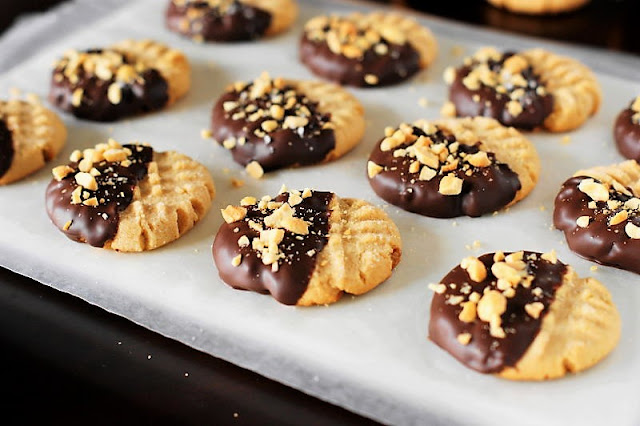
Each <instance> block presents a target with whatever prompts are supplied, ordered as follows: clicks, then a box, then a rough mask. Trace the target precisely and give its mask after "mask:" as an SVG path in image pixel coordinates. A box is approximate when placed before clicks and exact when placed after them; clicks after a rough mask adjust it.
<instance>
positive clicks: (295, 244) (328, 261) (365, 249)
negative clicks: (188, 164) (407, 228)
mask: <svg viewBox="0 0 640 426" xmlns="http://www.w3.org/2000/svg"><path fill="white" fill-rule="evenodd" d="M222 216H223V217H224V220H225V222H224V223H223V224H222V225H221V226H220V229H219V230H218V233H217V235H216V237H215V241H214V243H213V258H214V261H215V264H216V267H217V268H218V272H219V274H220V278H222V280H223V281H224V282H225V283H226V284H228V285H229V286H231V287H233V288H236V289H241V290H251V291H255V292H259V293H270V294H271V295H272V296H273V297H274V298H275V299H276V300H277V301H278V302H280V303H283V304H286V305H298V306H309V305H323V304H328V303H333V302H336V301H338V299H340V297H341V296H342V295H343V294H344V293H348V294H355V295H359V294H363V293H366V292H368V291H370V290H372V289H373V288H375V287H377V286H378V285H379V284H381V283H382V282H383V281H385V280H386V279H387V278H389V276H390V275H391V273H392V271H393V269H394V268H395V267H396V266H397V264H398V263H399V262H400V256H401V250H402V248H401V247H402V243H401V240H400V234H399V232H398V228H397V227H396V225H395V224H394V223H393V222H392V221H391V219H389V217H388V216H387V215H386V214H385V213H384V212H383V211H382V210H381V209H379V208H377V207H374V206H372V205H371V204H369V203H367V202H365V201H362V200H357V199H350V198H339V197H338V196H337V195H336V194H334V193H332V192H322V191H313V190H310V189H305V190H303V191H295V190H292V191H289V190H286V188H283V189H282V190H281V192H280V194H278V196H277V197H275V198H273V199H272V198H271V197H269V196H266V197H262V198H261V199H260V200H257V199H256V198H253V197H246V198H244V199H243V200H242V201H241V202H240V205H239V206H227V208H225V209H224V210H222Z"/></svg>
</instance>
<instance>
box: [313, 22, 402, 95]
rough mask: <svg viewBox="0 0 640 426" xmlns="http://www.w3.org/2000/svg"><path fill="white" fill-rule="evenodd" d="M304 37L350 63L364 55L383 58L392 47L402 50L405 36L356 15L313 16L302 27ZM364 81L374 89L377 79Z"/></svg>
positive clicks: (388, 27)
mask: <svg viewBox="0 0 640 426" xmlns="http://www.w3.org/2000/svg"><path fill="white" fill-rule="evenodd" d="M305 35H306V37H307V38H308V39H309V40H311V41H313V42H325V43H326V44H327V46H328V47H329V49H330V50H331V52H333V53H335V54H336V55H342V56H345V57H347V58H350V59H362V58H364V56H365V54H366V53H367V52H373V53H374V54H375V55H377V56H385V55H388V54H389V51H390V47H391V45H392V44H393V45H399V46H402V45H404V44H405V43H407V38H406V36H405V35H404V33H403V32H402V31H401V30H400V29H398V28H397V27H395V26H392V25H389V24H386V23H384V22H374V21H372V20H369V19H366V17H365V16H364V15H360V14H354V15H351V16H347V17H340V16H317V17H315V18H313V19H311V20H310V21H309V22H307V24H306V25H305ZM365 81H366V82H367V83H368V84H370V85H376V84H378V77H377V76H375V75H373V74H368V75H367V76H366V77H365Z"/></svg>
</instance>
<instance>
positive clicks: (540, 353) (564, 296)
mask: <svg viewBox="0 0 640 426" xmlns="http://www.w3.org/2000/svg"><path fill="white" fill-rule="evenodd" d="M430 288H431V289H432V290H433V291H434V293H435V294H434V296H433V300H432V302H431V317H430V320H429V339H430V340H431V341H433V342H434V343H435V344H436V345H438V346H440V347H441V348H442V349H444V350H445V351H447V352H449V353H450V354H451V355H452V356H453V357H454V358H456V359H457V360H458V361H460V362H461V363H462V364H464V365H465V366H466V367H469V368H471V369H473V370H476V371H478V372H480V373H487V374H495V375H497V376H500V377H503V378H506V379H511V380H546V379H555V378H559V377H562V376H564V375H565V374H567V373H570V372H573V373H576V372H579V371H582V370H585V369H587V368H589V367H591V366H593V365H595V364H596V363H598V362H599V361H600V360H602V359H603V358H604V357H606V356H607V355H608V354H609V353H610V352H611V351H612V350H613V349H614V348H615V346H616V345H617V343H618V340H619V338H620V316H619V314H618V310H617V308H616V306H615V305H614V303H613V301H612V299H611V295H610V294H609V291H608V290H607V289H606V287H604V286H603V285H602V284H601V283H600V282H598V281H597V280H595V279H593V278H580V277H578V275H577V274H576V272H575V271H574V270H573V268H571V266H568V265H565V264H563V263H562V262H560V261H559V260H558V259H557V258H556V255H555V252H550V253H545V254H540V253H534V252H528V251H519V252H515V253H503V252H496V253H488V254H485V255H482V256H480V257H478V258H476V257H467V258H465V259H463V260H462V262H461V263H460V264H459V265H458V266H456V267H455V268H453V269H452V270H451V271H450V272H449V273H448V274H447V275H446V276H445V277H444V278H443V279H442V280H441V281H440V283H438V284H432V285H430Z"/></svg>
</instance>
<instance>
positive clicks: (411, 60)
mask: <svg viewBox="0 0 640 426" xmlns="http://www.w3.org/2000/svg"><path fill="white" fill-rule="evenodd" d="M385 43H386V44H387V46H388V53H386V54H384V55H379V54H378V53H376V52H375V51H374V50H373V48H370V49H368V50H367V51H365V52H364V56H363V57H362V58H347V57H346V56H344V55H338V54H336V53H333V52H332V51H331V49H329V45H328V44H327V42H326V41H324V40H323V41H315V40H310V39H309V38H308V37H307V36H306V35H303V36H302V39H301V41H300V60H301V61H302V63H303V64H305V65H306V66H308V67H309V69H311V71H313V73H314V74H316V75H318V76H320V77H323V78H326V79H328V80H331V81H334V82H336V83H338V84H341V85H350V86H357V87H372V86H385V85H391V84H395V83H398V82H400V81H403V80H406V79H407V78H409V77H411V76H412V75H414V74H415V73H416V72H418V71H419V70H420V54H419V53H418V51H417V50H416V49H414V48H413V46H411V44H410V43H409V42H406V43H405V44H403V45H398V44H393V43H389V42H385ZM369 74H370V75H375V76H376V77H378V82H377V83H376V84H375V85H371V84H369V83H367V82H366V81H365V76H366V75H369Z"/></svg>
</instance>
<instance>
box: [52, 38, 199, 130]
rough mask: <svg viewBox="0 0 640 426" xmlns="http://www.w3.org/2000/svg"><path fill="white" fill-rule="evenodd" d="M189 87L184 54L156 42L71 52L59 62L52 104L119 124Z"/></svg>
mask: <svg viewBox="0 0 640 426" xmlns="http://www.w3.org/2000/svg"><path fill="white" fill-rule="evenodd" d="M190 86H191V67H190V65H189V62H188V60H187V57H186V56H185V55H184V54H183V53H182V52H180V51H178V50H175V49H171V48H169V47H168V46H166V45H164V44H162V43H158V42H155V41H152V40H140V41H138V40H125V41H122V42H120V43H116V44H114V45H112V46H110V47H108V48H105V49H90V50H86V51H78V50H70V51H68V52H66V53H65V54H64V56H63V57H62V58H61V59H60V60H59V61H58V62H56V64H55V68H54V70H53V76H52V79H51V90H50V92H49V101H50V102H51V103H52V104H54V105H56V106H57V107H59V108H60V109H62V110H64V111H67V112H70V113H72V114H73V115H75V116H76V117H78V118H83V119H86V120H93V121H115V120H119V119H122V118H125V117H129V116H132V115H137V114H141V113H145V112H150V111H156V110H159V109H162V108H164V107H166V106H168V105H170V104H172V103H174V102H175V101H176V100H177V99H179V98H181V97H182V96H184V95H185V94H186V93H187V91H188V90H189V87H190Z"/></svg>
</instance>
